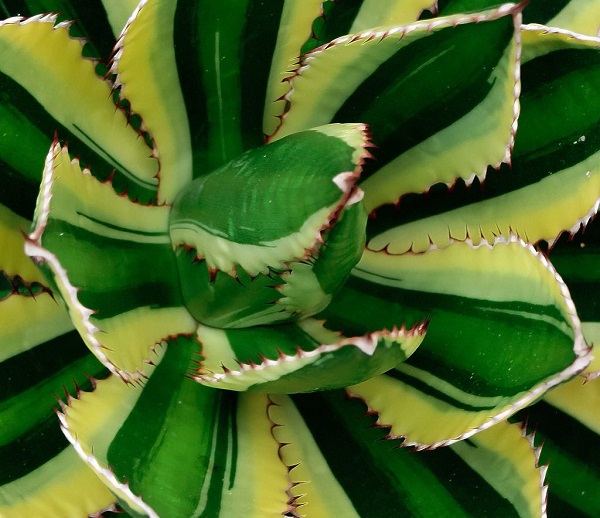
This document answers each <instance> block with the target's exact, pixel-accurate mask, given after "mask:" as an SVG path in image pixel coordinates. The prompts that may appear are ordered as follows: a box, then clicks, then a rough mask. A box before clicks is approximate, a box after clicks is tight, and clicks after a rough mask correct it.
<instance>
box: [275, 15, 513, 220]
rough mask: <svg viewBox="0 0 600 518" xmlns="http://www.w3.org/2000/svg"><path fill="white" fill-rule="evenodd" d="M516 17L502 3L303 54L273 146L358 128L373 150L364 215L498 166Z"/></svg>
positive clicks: (508, 136) (509, 121) (509, 107)
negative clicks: (363, 126)
mask: <svg viewBox="0 0 600 518" xmlns="http://www.w3.org/2000/svg"><path fill="white" fill-rule="evenodd" d="M516 11H517V8H516V7H515V6H513V5H505V6H503V7H501V8H499V9H496V10H492V11H487V12H485V13H482V14H478V16H477V18H475V17H474V16H468V15H463V14H461V15H455V16H451V17H447V18H438V19H434V20H428V21H422V22H417V23H414V24H411V25H406V26H393V27H384V28H381V29H376V30H372V31H365V32H362V33H358V34H356V35H349V36H343V37H341V38H339V39H338V40H334V41H333V42H332V43H330V44H328V45H326V46H324V47H322V48H319V49H317V50H315V51H314V52H312V53H309V54H308V55H306V56H305V57H304V58H303V60H302V63H301V67H300V68H299V69H298V71H297V72H296V74H295V75H294V76H293V77H292V78H290V83H291V91H290V94H289V95H288V96H287V99H288V101H289V109H288V111H287V112H286V113H285V114H284V115H283V118H282V124H281V127H280V128H279V130H278V131H277V133H275V136H274V138H276V139H277V138H281V137H282V136H284V135H287V134H289V133H292V132H295V131H298V130H301V129H304V128H307V127H310V126H314V125H318V124H323V123H327V122H330V121H334V122H350V121H364V122H365V123H367V124H368V125H369V128H370V131H371V133H372V135H373V139H374V140H375V141H376V142H377V148H376V149H375V150H374V151H373V153H374V155H375V158H376V162H374V163H373V164H371V167H366V169H365V174H366V175H371V174H372V176H370V177H369V178H368V179H367V180H366V181H365V182H364V184H363V186H364V189H365V193H366V198H365V203H366V206H367V209H368V210H371V209H373V208H374V207H377V206H378V205H380V204H382V203H386V202H393V201H395V200H396V199H397V198H398V197H399V196H400V195H401V194H403V193H406V192H414V191H416V192H420V191H422V190H425V189H427V188H429V187H430V186H431V185H432V184H433V183H436V182H452V181H454V180H455V179H456V177H463V178H466V179H469V178H472V177H473V176H474V175H479V174H482V173H484V171H485V167H486V166H487V164H489V163H494V164H495V163H500V162H501V161H503V160H506V159H507V158H508V155H509V151H510V147H511V145H512V138H513V133H514V122H515V118H516V115H517V107H518V105H517V93H518V76H517V74H516V70H517V68H516V67H517V61H518V52H519V45H518V41H517V40H516V39H515V38H514V24H515V23H517V25H518V18H519V15H518V14H516ZM513 17H515V20H516V21H515V20H513ZM475 21H478V22H480V23H470V22H475ZM475 41H477V43H476V44H475V43H474V42H475ZM482 41H485V42H486V45H485V46H482V45H481V42H482ZM441 49H446V50H445V51H443V52H442V50H441ZM450 49H451V50H450ZM467 70H468V71H467ZM423 119H426V120H427V121H428V124H426V125H423V124H422V120H423ZM466 128H468V130H467V129H466ZM465 134H468V135H471V137H470V138H469V139H468V140H465V138H464V136H465ZM377 169H378V170H377ZM364 176H365V175H364V174H363V177H364Z"/></svg>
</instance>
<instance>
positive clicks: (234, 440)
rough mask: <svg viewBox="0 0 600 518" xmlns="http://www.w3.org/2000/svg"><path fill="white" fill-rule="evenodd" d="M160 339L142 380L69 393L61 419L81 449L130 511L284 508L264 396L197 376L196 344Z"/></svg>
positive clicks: (283, 474)
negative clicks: (193, 370) (207, 383)
mask: <svg viewBox="0 0 600 518" xmlns="http://www.w3.org/2000/svg"><path fill="white" fill-rule="evenodd" d="M165 347H166V348H167V350H166V352H165V353H164V355H163V356H162V360H160V359H159V358H157V359H156V363H158V366H157V367H156V368H155V369H153V371H152V373H151V376H150V378H149V380H148V381H147V383H146V384H145V386H144V387H143V389H142V388H141V387H130V386H126V385H125V384H124V383H122V382H121V380H119V379H118V378H116V377H112V378H110V379H108V380H106V381H101V382H99V383H98V385H97V387H96V388H95V390H94V392H91V393H81V394H80V396H79V398H78V399H76V400H72V401H70V404H69V407H68V408H65V410H64V414H63V415H61V422H62V425H63V429H64V431H65V433H66V435H67V437H68V438H69V440H70V441H71V442H72V443H73V444H74V445H75V447H76V449H77V451H78V452H79V454H80V455H81V456H82V457H83V459H84V460H85V461H86V462H87V463H88V464H89V465H90V466H91V467H92V469H94V471H96V472H97V473H98V475H99V476H100V477H101V478H102V479H103V480H104V482H105V483H106V484H107V485H108V486H109V487H110V488H111V490H112V491H114V492H115V494H116V495H117V496H118V497H119V499H120V500H121V501H122V502H123V504H124V507H125V508H126V510H128V511H130V512H131V513H132V514H133V515H134V516H137V515H138V514H144V515H147V516H150V517H156V516H172V517H180V516H181V517H185V516H193V515H197V516H199V515H203V514H204V515H206V516H219V515H222V516H236V515H240V514H243V515H244V516H261V517H262V516H281V515H282V514H283V513H285V512H286V511H288V510H289V509H290V504H289V503H288V500H289V497H288V495H287V493H286V490H287V487H288V485H289V481H288V476H287V471H288V470H287V468H286V466H285V465H284V464H283V463H282V462H281V460H280V459H279V455H278V449H279V445H278V443H277V442H276V441H275V440H274V438H273V436H272V434H271V429H272V427H273V423H272V422H271V421H270V420H269V418H268V415H267V407H268V405H269V404H270V402H269V399H268V397H267V396H266V395H259V394H254V395H244V396H239V397H238V396H237V395H235V394H233V393H231V392H227V391H215V390H211V389H207V388H206V387H203V386H201V385H198V384H197V383H194V382H193V381H191V380H189V379H188V378H187V377H186V376H185V375H186V373H187V372H188V371H189V369H190V367H191V364H190V358H191V357H192V356H193V355H195V354H197V353H198V352H199V348H198V344H197V343H196V342H195V341H193V340H190V339H186V338H179V339H178V340H177V341H173V342H171V343H169V344H168V345H166V344H165ZM165 387H168V390H165ZM100 409H101V410H100ZM137 495H143V496H137Z"/></svg>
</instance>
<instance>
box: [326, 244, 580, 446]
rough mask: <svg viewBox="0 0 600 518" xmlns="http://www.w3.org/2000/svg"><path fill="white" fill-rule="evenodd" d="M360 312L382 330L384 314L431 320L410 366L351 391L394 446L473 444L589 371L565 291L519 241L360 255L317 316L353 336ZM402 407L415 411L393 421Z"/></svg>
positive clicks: (536, 255)
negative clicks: (386, 428)
mask: <svg viewBox="0 0 600 518" xmlns="http://www.w3.org/2000/svg"><path fill="white" fill-rule="evenodd" d="M358 301H360V302H358ZM364 307H367V308H369V307H371V308H372V312H373V313H372V315H373V317H372V318H379V319H381V318H382V317H379V316H378V313H379V312H381V308H382V307H385V308H386V311H387V313H388V314H389V313H395V314H401V315H404V316H405V318H406V321H407V322H411V319H418V318H423V317H424V316H427V317H428V319H429V320H430V323H429V326H428V332H427V338H426V339H425V340H424V342H423V344H421V346H420V347H419V348H418V349H417V351H416V352H415V354H413V355H412V356H411V358H409V360H407V362H405V363H403V364H400V365H398V366H396V368H395V369H393V370H392V371H390V372H389V373H387V374H386V375H384V376H383V377H379V378H374V379H372V380H369V381H367V382H365V383H363V384H360V385H358V386H354V387H351V389H350V391H351V392H352V393H353V394H354V395H357V396H358V397H361V398H363V399H364V400H365V401H366V402H367V404H368V405H369V407H370V408H371V409H372V410H373V411H376V412H379V413H380V415H381V416H382V417H381V422H382V424H386V425H390V426H392V432H391V433H392V435H393V436H397V437H405V438H406V442H407V444H412V445H415V446H418V447H421V446H423V447H428V446H430V445H435V446H439V445H442V444H447V443H448V442H454V441H456V440H460V439H463V438H466V437H470V436H471V435H473V434H474V433H475V432H477V431H478V430H481V429H485V428H488V427H490V426H491V425H493V424H495V423H497V422H499V421H501V420H503V419H505V418H506V417H508V416H509V415H511V414H512V413H514V412H516V411H517V410H518V409H520V408H522V407H524V406H526V405H528V404H530V403H531V402H532V401H534V400H535V399H536V398H538V397H540V396H541V395H542V394H543V393H544V392H546V391H547V390H549V389H550V388H552V387H554V386H556V385H557V384H559V383H561V382H562V381H565V380H567V379H569V378H570V377H572V376H574V375H575V374H577V373H578V372H580V371H582V370H583V369H584V368H585V367H586V366H587V364H588V363H589V361H590V354H589V349H588V347H587V346H586V344H585V342H584V339H583V336H582V333H581V329H580V323H579V319H578V318H577V315H576V313H575V308H574V305H573V303H572V301H571V299H570V297H569V295H568V291H567V289H566V286H565V285H564V283H563V281H562V280H561V279H560V278H559V277H558V275H557V274H556V272H555V271H554V270H553V268H552V267H551V266H550V265H549V263H548V262H547V260H545V258H544V257H543V256H541V254H540V253H539V252H535V251H534V250H533V249H532V248H531V247H527V246H526V245H524V244H523V243H521V242H518V241H511V242H498V243H496V244H495V245H494V246H489V245H481V246H479V247H474V246H472V245H470V244H468V243H454V244H453V245H452V246H450V247H448V248H446V249H443V250H436V249H434V250H431V251H430V252H428V253H425V254H419V255H417V254H410V255H403V256H392V255H389V254H385V253H381V252H380V253H374V252H366V253H365V255H364V256H363V260H362V261H361V263H359V265H358V266H357V267H356V269H355V272H354V277H353V278H351V280H350V281H349V283H348V284H347V285H346V287H345V288H344V289H343V290H342V291H341V293H340V295H339V296H338V297H337V298H336V299H334V300H333V302H332V304H331V306H330V307H329V308H328V309H327V310H326V311H325V312H324V315H325V316H327V315H328V314H331V315H332V318H334V319H336V325H339V326H342V325H343V322H344V321H346V322H348V326H350V325H352V321H353V319H356V320H359V319H360V318H369V317H368V316H363V317H360V316H359V317H357V316H356V315H357V314H359V313H361V312H362V311H363V310H362V309H359V308H364ZM359 321H360V320H359ZM525 345H526V346H525ZM401 408H412V409H413V410H412V411H411V412H408V413H407V415H406V416H403V419H402V420H401V421H399V422H397V423H396V422H394V423H392V422H390V421H389V419H394V416H397V415H401V412H400V411H399V409H401ZM432 423H435V424H436V426H431V425H432ZM440 423H443V425H440Z"/></svg>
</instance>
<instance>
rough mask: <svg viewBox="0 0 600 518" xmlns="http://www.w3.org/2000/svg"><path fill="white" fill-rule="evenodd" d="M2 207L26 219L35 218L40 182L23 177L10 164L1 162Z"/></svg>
mask: <svg viewBox="0 0 600 518" xmlns="http://www.w3.org/2000/svg"><path fill="white" fill-rule="evenodd" d="M0 178H1V185H0V205H4V206H5V207H6V208H8V209H10V210H11V211H12V212H14V213H15V214H17V215H19V216H21V217H22V218H25V219H31V218H32V217H33V211H34V209H35V201H36V199H37V193H38V190H39V180H34V179H31V178H27V177H25V176H23V175H21V174H20V173H19V172H18V171H17V170H16V169H14V168H13V167H11V166H10V165H9V164H8V163H6V162H4V161H2V160H0Z"/></svg>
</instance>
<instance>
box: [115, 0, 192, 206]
mask: <svg viewBox="0 0 600 518" xmlns="http://www.w3.org/2000/svg"><path fill="white" fill-rule="evenodd" d="M176 8H177V3H176V2H158V1H147V2H141V3H140V5H139V7H138V8H137V9H136V10H135V12H134V13H133V15H132V16H131V18H130V20H129V22H128V23H127V25H126V26H125V28H124V29H123V33H122V34H121V36H120V37H119V41H118V44H117V46H116V48H115V54H114V57H113V61H112V66H111V72H113V73H114V74H116V85H117V86H121V89H120V92H119V94H120V96H121V97H126V98H127V100H128V101H129V102H130V103H131V105H132V109H133V110H134V111H135V113H137V114H139V115H140V116H141V118H142V120H143V123H144V127H145V128H146V129H147V130H149V131H150V134H151V136H152V139H153V141H154V146H155V155H156V156H157V157H158V159H159V162H160V171H159V173H158V174H159V181H160V183H159V191H158V201H159V202H160V203H171V202H172V201H173V199H174V198H175V196H176V195H177V193H178V192H179V191H180V190H181V188H182V187H184V186H185V185H186V184H187V183H189V182H190V181H191V179H192V148H191V141H190V133H189V130H188V120H187V114H186V109H185V102H184V99H183V97H182V95H181V89H180V87H179V77H178V74H177V63H176V60H175V49H174V47H173V45H169V44H167V45H165V42H172V41H174V34H173V33H174V31H175V30H176V29H175V27H174V23H173V20H174V18H175V11H176Z"/></svg>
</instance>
